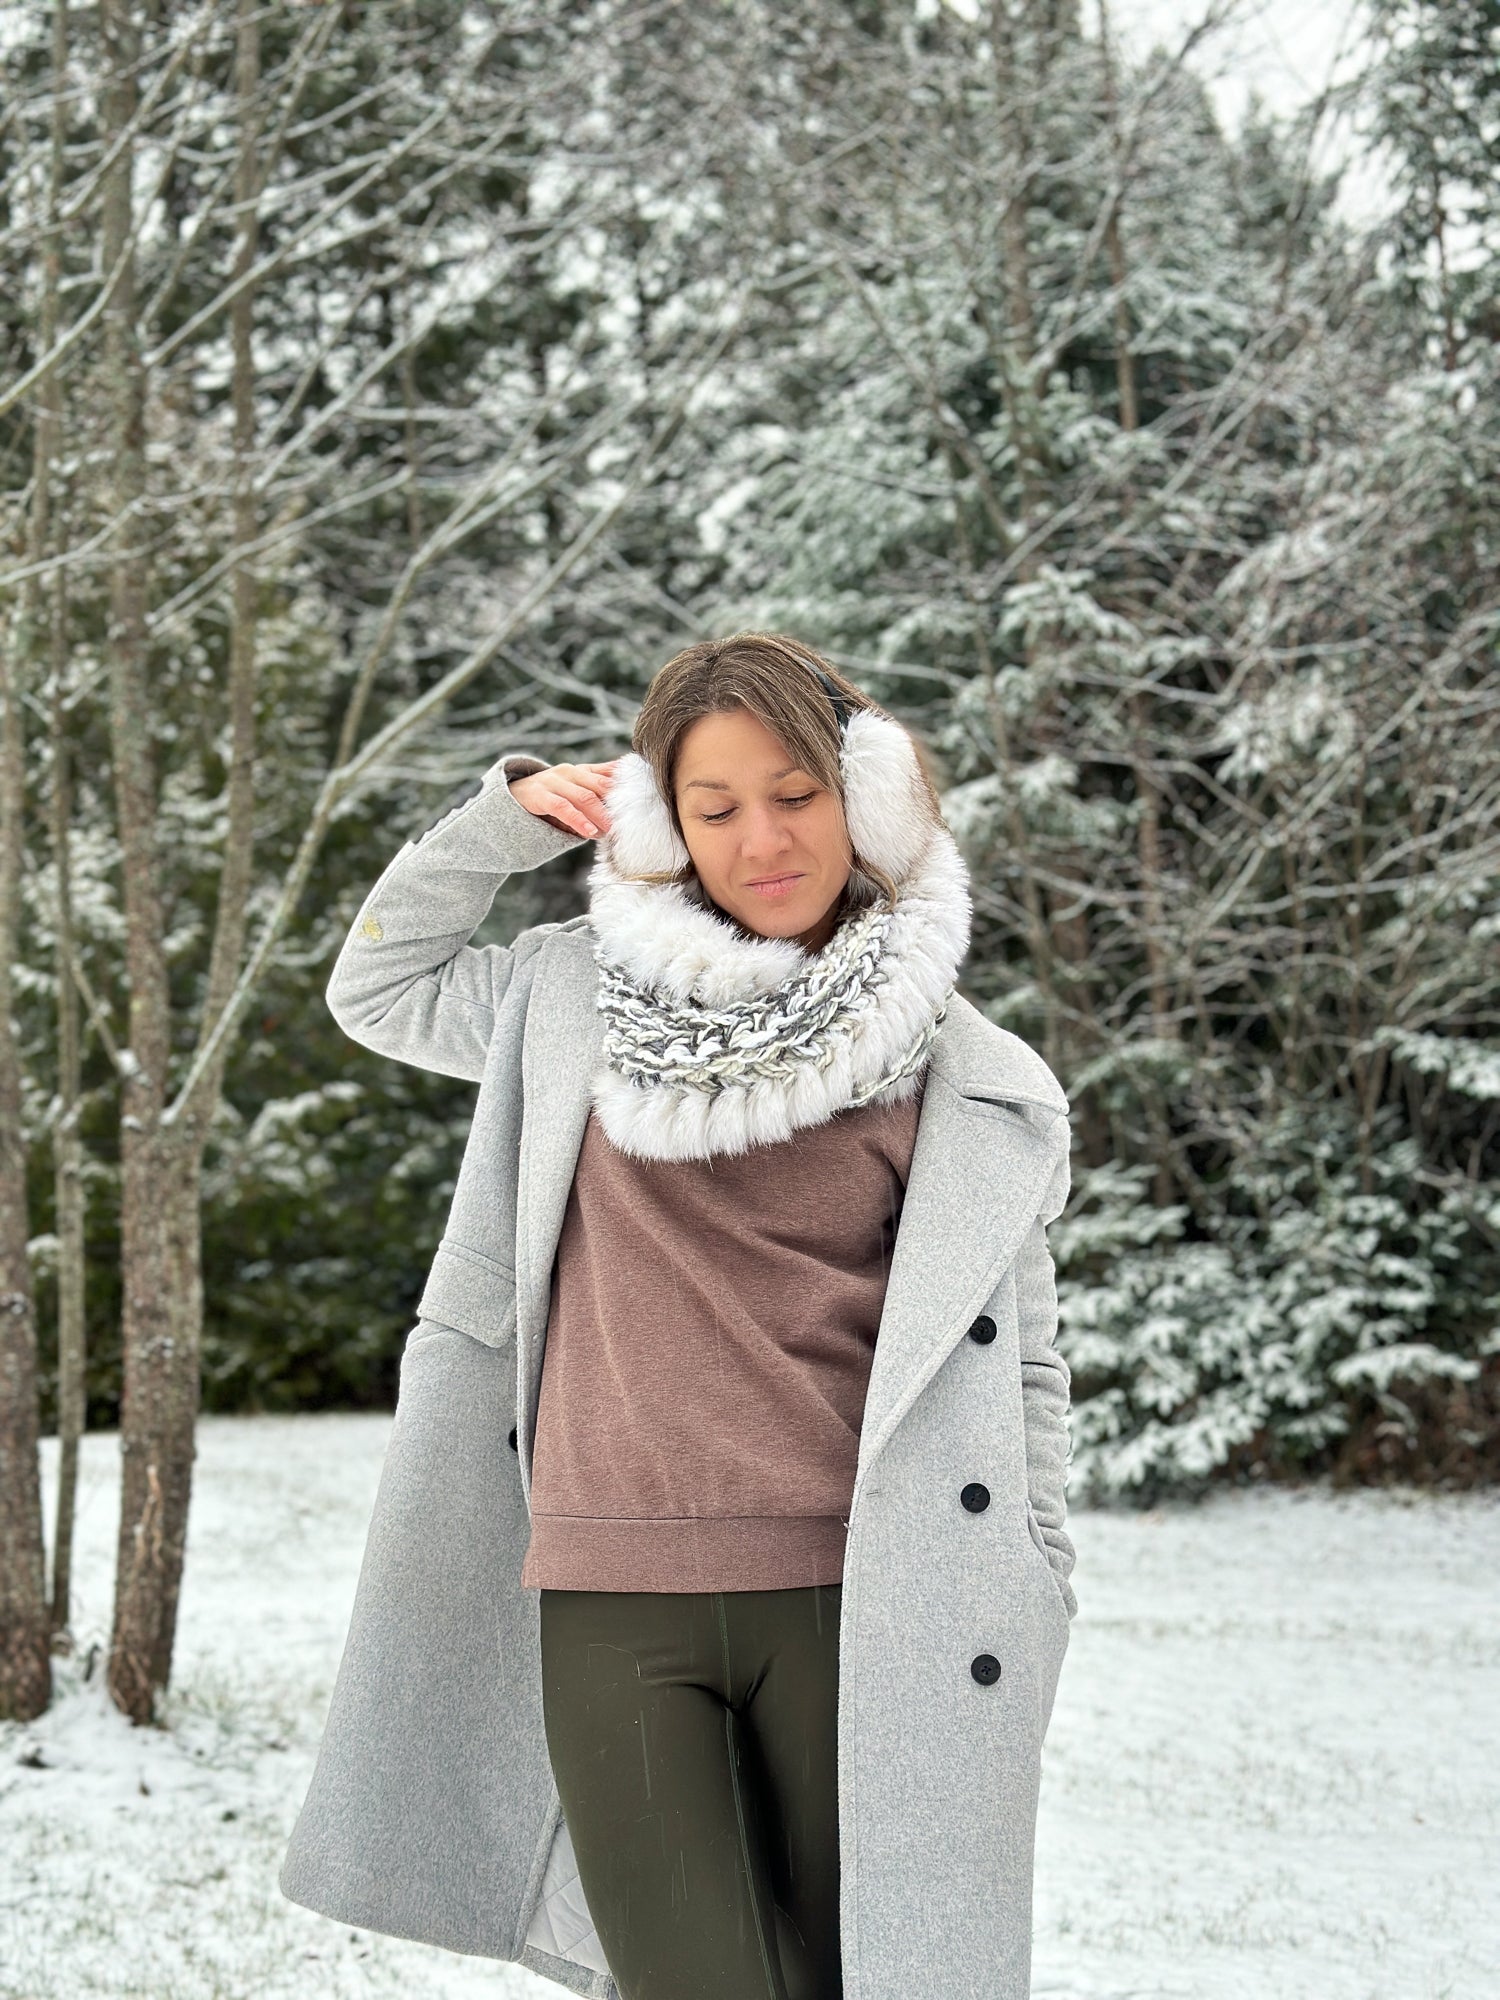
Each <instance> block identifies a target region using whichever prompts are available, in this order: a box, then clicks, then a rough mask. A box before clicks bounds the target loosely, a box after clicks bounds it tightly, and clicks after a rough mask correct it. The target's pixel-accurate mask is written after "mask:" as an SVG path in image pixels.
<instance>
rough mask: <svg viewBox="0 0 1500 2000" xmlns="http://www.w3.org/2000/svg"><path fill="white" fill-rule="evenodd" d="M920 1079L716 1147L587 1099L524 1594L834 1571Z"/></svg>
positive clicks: (732, 1583) (558, 1278)
mask: <svg viewBox="0 0 1500 2000" xmlns="http://www.w3.org/2000/svg"><path fill="white" fill-rule="evenodd" d="M920 1108H921V1097H920V1093H919V1094H918V1095H917V1096H916V1097H913V1098H911V1099H910V1100H908V1101H907V1102H906V1103H904V1104H895V1105H865V1106H863V1107H862V1108H860V1109H858V1110H848V1111H841V1112H839V1113H838V1114H837V1115H836V1116H835V1117H833V1118H830V1119H827V1120H826V1121H825V1122H824V1123H823V1124H821V1125H817V1126H813V1127H810V1128H809V1129H807V1130H805V1131H801V1132H796V1133H794V1134H793V1135H792V1137H791V1138H790V1139H785V1140H782V1141H780V1142H778V1143H776V1144H774V1145H764V1146H754V1147H752V1148H751V1149H750V1150H749V1151H748V1152H746V1153H741V1154H736V1155H730V1156H726V1157H720V1158H716V1159H713V1160H638V1159H635V1158H633V1157H632V1156H631V1155H629V1154H626V1153H623V1152H621V1151H619V1150H618V1149H617V1148H616V1147H615V1146H614V1145H612V1144H611V1142H610V1140H609V1139H608V1138H607V1137H606V1135H605V1132H604V1129H603V1127H602V1126H601V1125H600V1124H599V1122H598V1120H597V1118H596V1117H595V1116H594V1115H593V1114H592V1113H590V1116H589V1120H588V1124H587V1127H586V1129H585V1132H584V1138H583V1145H582V1149H581V1151H580V1154H579V1159H578V1167H577V1171H576V1173H575V1175H574V1180H573V1188H572V1192H571V1194H570V1195H569V1198H568V1206H567V1211H566V1214H565V1215H564V1218H563V1226H562V1233H561V1235H560V1237H559V1240H558V1250H557V1261H556V1263H555V1265H554V1266H553V1272H552V1296H551V1306H550V1313H549V1317H548V1322H547V1345H546V1353H545V1358H544V1362H543V1367H542V1382H541V1392H540V1398H539V1403H538V1408H537V1429H536V1442H535V1448H534V1450H533V1453H532V1481H531V1541H530V1546H529V1547H528V1548H527V1551H526V1556H525V1560H524V1562H523V1565H522V1569H521V1582H522V1584H523V1585H530V1586H532V1587H539V1588H545V1589H552V1590H651V1591H700V1590H783V1589H791V1588H794V1587H797V1586H803V1585H808V1584H814V1583H819V1584H828V1583H837V1582H839V1581H840V1580H841V1578H842V1576H843V1563H844V1543H845V1539H846V1535H847V1527H848V1514H849V1502H850V1499H851V1497H852V1495H853V1492H854V1473H855V1466H856V1463H857V1460H858V1454H859V1433H860V1420H861V1417H862V1415H863V1412H864V1404H865V1392H866V1389H867V1388H868V1385H869V1376H870V1366H871V1363H872V1361H873V1359H874V1351H875V1335H876V1330H877V1328H878V1325H879V1322H880V1314H881V1308H882V1306H883V1304H884V1301H885V1287H886V1275H887V1272H888V1270H889V1267H890V1259H891V1252H892V1250H893V1248H894V1245H895V1239H896V1229H897V1225H898V1223H899V1220H900V1215H901V1204H902V1201H903V1198H904V1196H905V1192H906V1182H907V1176H908V1174H909V1172H910V1168H911V1157H912V1149H913V1147H914V1145H915V1143H916V1133H917V1119H918V1115H919V1112H920Z"/></svg>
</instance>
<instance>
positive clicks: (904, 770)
mask: <svg viewBox="0 0 1500 2000" xmlns="http://www.w3.org/2000/svg"><path fill="white" fill-rule="evenodd" d="M844 757H845V765H844V770H845V786H846V791H845V816H846V820H847V823H848V826H849V831H850V836H851V838H852V839H853V841H854V844H855V848H856V851H857V852H858V853H860V854H861V855H862V856H863V857H864V858H865V859H866V860H867V861H868V862H870V863H871V864H872V865H873V866H875V867H879V868H882V869H884V870H885V871H886V872H887V873H888V874H890V875H891V876H892V877H893V879H894V880H895V882H896V883H897V887H898V892H899V893H898V896H897V902H896V907H895V909H894V911H893V912H892V916H891V925H890V930H889V933H888V935H887V938H886V945H885V953H884V956H883V958H882V969H883V972H884V977H883V978H882V979H881V980H880V981H879V982H878V983H877V984H876V985H875V986H874V987H873V988H872V990H871V993H870V995H869V998H868V1001H867V1004H866V1005H865V1007H864V1009H863V1010H862V1012H861V1014H860V1015H859V1016H858V1018H857V1022H856V1026H855V1028H854V1031H853V1033H845V1034H844V1035H843V1037H842V1038H841V1039H840V1040H839V1042H838V1045H837V1047H836V1051H835V1053H834V1056H833V1059H832V1060H831V1061H830V1062H829V1063H828V1064H827V1065H826V1066H825V1067H823V1068H818V1067H817V1066H816V1065H814V1064H813V1063H807V1064H799V1065H798V1066H797V1068H796V1070H795V1071H794V1073H793V1074H792V1075H791V1076H790V1077H788V1078H785V1079H775V1078H762V1079H759V1080H757V1081H756V1082H754V1083H752V1084H749V1085H730V1086H728V1087H726V1088H724V1089H722V1090H719V1091H714V1092H709V1091H702V1090H693V1089H690V1088H686V1087H681V1088H669V1087H666V1086H655V1087H652V1088H649V1089H645V1088H642V1087H641V1086H640V1085H638V1084H635V1083H632V1082H630V1081H629V1080H628V1079H627V1078H626V1077H623V1076H621V1075H620V1074H619V1073H618V1072H617V1071H615V1070H614V1069H612V1068H611V1067H610V1066H609V1064H608V1063H601V1064H600V1065H599V1067H598V1069H597V1070H596V1072H595V1075H594V1078H593V1081H592V1092H593V1101H594V1107H595V1110H596V1112H597V1113H598V1116H599V1119H600V1122H601V1124H602V1125H603V1126H604V1129H605V1131H606V1132H607V1134H608V1135H609V1138H610V1139H611V1141H612V1142H613V1143H614V1144H615V1145H616V1146H618V1147H619V1148H620V1149H621V1150H622V1151H624V1152H628V1153H633V1154H635V1155H636V1156H637V1157H639V1158H642V1159H709V1158H712V1157H713V1156H714V1155H715V1154H720V1153H741V1152H744V1151H745V1150H746V1149H747V1148H748V1147H750V1146H753V1145H764V1144H769V1143H772V1142H775V1141H777V1140H781V1139H787V1138H790V1137H791V1135H792V1133H793V1132H794V1131H798V1130H800V1129H802V1128H804V1127H806V1126H809V1125H818V1124H821V1123H823V1121H824V1120H825V1119H827V1118H830V1117H832V1116H833V1115H834V1113H835V1112H837V1111H839V1110H841V1109H843V1108H844V1107H845V1106H846V1105H847V1104H848V1103H849V1102H850V1100H851V1098H852V1097H853V1096H854V1095H855V1094H856V1093H858V1092H859V1091H860V1090H862V1089H864V1088H867V1087H868V1085H869V1084H870V1083H872V1082H874V1081H875V1080H876V1079H877V1078H878V1077H880V1076H881V1075H883V1074H884V1073H885V1071H886V1070H888V1069H889V1068H891V1067H892V1066H893V1065H894V1064H895V1063H896V1062H898V1061H899V1060H900V1058H901V1056H902V1055H903V1054H904V1053H905V1052H906V1051H907V1050H909V1049H910V1048H911V1047H912V1045H913V1043H914V1042H915V1041H916V1040H917V1038H918V1036H919V1035H920V1034H921V1033H922V1030H923V1028H924V1027H925V1026H926V1025H927V1024H928V1023H929V1022H930V1021H931V1020H932V1018H933V1017H934V1015H935V1014H936V1013H937V1012H938V1011H939V1010H940V1009H941V1008H942V1007H943V1006H944V1005H945V1004H946V1001H947V998H948V995H949V993H950V992H951V991H952V987H953V982H954V979H955V977H956V975H957V972H958V968H959V966H960V965H961V964H962V962H963V958H964V955H965V953H966V952H967V950H968V947H969V934H970V925H971V921H972V905H971V901H970V895H969V878H968V870H967V868H966V867H965V865H964V861H963V858H962V856H961V855H960V853H959V851H958V848H957V846H956V844H955V843H954V840H953V837H952V835H951V834H950V833H949V832H948V830H947V828H946V827H944V826H941V825H937V826H934V825H933V824H932V823H931V821H930V820H929V819H928V817H927V815H926V813H925V812H923V811H922V810H921V805H920V794H919V792H918V790H917V786H918V785H919V784H920V777H919V775H918V773H917V765H916V754H915V751H914V749H913V747H912V744H911V739H910V737H908V736H907V734H906V731H905V730H904V729H902V728H901V726H900V724H899V723H896V722H894V721H892V720H891V719H890V718H888V717H885V716H878V715H875V714H873V713H871V712H870V711H868V710H860V711H857V712H856V713H855V714H854V715H853V716H852V717H851V718H850V721H849V727H848V729H847V730H846V732H845V746H844ZM606 803H607V806H608V810H609V815H610V822H611V830H610V833H609V835H608V836H606V838H605V839H604V840H603V841H601V842H600V845H599V849H598V852H597V854H596V858H595V861H594V865H593V867H592V869H591V870H590V873H589V889H590V905H589V916H590V922H591V925H592V927H593V930H594V934H595V938H596V943H597V949H598V950H599V952H600V954H601V956H602V957H604V958H605V959H607V960H608V961H609V962H611V963H613V964H617V965H621V966H623V967H624V968H625V970H626V972H627V973H628V974H629V975H630V977H631V978H632V979H633V980H634V981H635V982H636V983H637V984H639V985H642V986H650V987H654V988H655V989H656V990H658V991H659V992H661V993H663V994H664V995H666V996H668V997H669V998H671V999H672V1000H674V1001H678V1002H682V1001H687V1000H697V1001H698V1002H700V1003H701V1004H702V1005H704V1006H705V1007H708V1008H713V1007H722V1006H726V1005H729V1004H731V1003H732V1002H734V1001H737V1000H741V999H744V998H747V997H749V996H752V995H758V994H765V993H770V992H772V991H774V990H775V989H776V988H777V987H779V986H781V985H783V984H784V983H785V982H786V981H787V980H788V979H789V978H790V977H791V976H792V975H793V974H794V973H795V972H796V971H797V970H798V969H799V967H801V966H803V965H805V964H806V963H807V959H808V954H807V953H806V952H804V951H803V949H802V947H801V946H800V945H799V944H798V943H797V942H796V940H795V939H791V938H769V937H754V936H749V935H747V934H745V933H744V932H742V931H741V930H739V929H738V927H736V926H735V925H733V924H731V923H730V922H729V921H728V920H727V919H725V918H723V917H721V916H719V915H718V914H717V912H716V911H714V910H713V909H711V908H710V907H709V906H708V904H707V903H706V902H705V901H703V900H702V899H701V898H702V892H701V890H700V889H699V886H698V884H697V882H696V879H695V880H694V881H693V882H692V883H691V884H690V885H689V886H688V887H687V888H684V887H681V886H679V885H677V884H675V883H666V884H653V883H641V882H631V881H627V880H625V879H623V877H624V876H625V874H626V873H628V872H635V871H640V872H648V871H649V872H666V871H667V870H668V869H671V868H674V867H679V866H683V865H685V864H686V862H687V860H688V858H689V857H688V855H687V850H686V848H685V847H684V846H683V844H682V842H681V839H680V837H679V836H678V835H677V834H676V832H675V829H674V828H673V827H672V825H671V821H670V816H669V815H668V813H667V810H666V806H665V802H664V801H663V800H662V798H661V796H660V794H659V793H658V792H657V790H656V786H655V783H654V780H653V779H652V776H651V768H650V766H649V764H648V763H647V762H646V760H645V759H644V758H642V757H640V756H637V755H635V754H634V753H630V754H628V755H626V756H624V757H622V758H621V759H620V761H619V763H618V764H617V766H616V769H615V776H614V780H613V782H612V783H611V786H610V790H609V794H608V798H607V802H606ZM674 849H675V850H676V851H678V852H680V855H681V860H680V861H674V859H673V858H672V857H673V852H674ZM866 879H868V878H866ZM920 1081H921V1077H920V1072H918V1073H916V1074H913V1075H910V1076H906V1077H902V1078H900V1079H898V1080H897V1082H896V1083H894V1084H892V1085H890V1086H888V1088H887V1089H886V1090H884V1091H881V1092H880V1093H879V1098H880V1101H882V1102H892V1103H895V1102H899V1101H900V1100H902V1099H904V1098H907V1097H910V1096H912V1095H913V1094H914V1092H915V1091H916V1090H917V1089H918V1087H919V1085H920Z"/></svg>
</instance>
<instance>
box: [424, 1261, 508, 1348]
mask: <svg viewBox="0 0 1500 2000" xmlns="http://www.w3.org/2000/svg"><path fill="white" fill-rule="evenodd" d="M417 1314H418V1317H419V1318H421V1319H431V1320H437V1321H438V1322H439V1323H440V1324H441V1325H443V1326H451V1327H456V1328H457V1329H458V1331H459V1332H460V1333H467V1334H472V1335H473V1337H474V1339H475V1340H482V1341H483V1342H484V1343H485V1345H486V1346H488V1347H503V1346H504V1345H505V1343H506V1341H507V1340H509V1339H511V1338H512V1336H513V1335H514V1333H515V1330H516V1274H515V1272H514V1271H512V1270H510V1269H509V1268H508V1267H507V1266H506V1265H504V1264H501V1263H497V1262H496V1260H495V1259H494V1258H493V1257H487V1256H485V1255H484V1253H483V1252H482V1251H479V1250H471V1249H469V1247H468V1246H467V1245H466V1244H462V1243H454V1242H453V1241H452V1240H451V1239H449V1238H446V1237H445V1238H444V1240H443V1241H442V1242H441V1243H440V1244H439V1245H438V1249H437V1255H436V1256H435V1257H434V1258H433V1260H432V1269H431V1270H430V1271H429V1272H428V1274H427V1283H426V1285H425V1286H424V1287H423V1290H422V1296H421V1298H420V1299H419V1300H418V1301H417Z"/></svg>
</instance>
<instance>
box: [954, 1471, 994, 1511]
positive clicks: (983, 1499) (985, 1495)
mask: <svg viewBox="0 0 1500 2000" xmlns="http://www.w3.org/2000/svg"><path fill="white" fill-rule="evenodd" d="M958 1497H959V1499H960V1500H962V1501H963V1503H964V1505H965V1506H966V1507H967V1508H968V1510H969V1512H970V1513H971V1514H982V1513H983V1512H984V1510H985V1508H986V1507H988V1506H989V1504H990V1489H989V1488H988V1486H981V1485H980V1483H979V1481H978V1480H977V1479H971V1480H970V1481H969V1483H968V1485H967V1486H966V1487H965V1488H964V1490H963V1492H962V1493H960V1494H959V1496H958Z"/></svg>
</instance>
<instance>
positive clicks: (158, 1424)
mask: <svg viewBox="0 0 1500 2000" xmlns="http://www.w3.org/2000/svg"><path fill="white" fill-rule="evenodd" d="M100 29H101V35H102V40H103V46H104V55H105V62H106V65H107V76H106V81H105V87H104V91H103V95H102V104H103V114H104V115H103V121H102V122H103V128H104V131H103V136H104V140H105V143H106V145H111V144H116V143H117V144H118V146H119V151H118V156H117V158H116V161H115V164H114V166H113V168H112V169H111V171H110V173H109V176H108V179H107V181H106V183H105V187H104V196H103V229H102V235H103V257H102V262H103V265H104V268H105V269H106V270H113V269H116V268H118V269H119V272H120V276H119V280H118V283H117V284H116V287H115V291H114V296H113V298H112V299H111V301H110V306H109V309H108V312H107V313H106V315H105V370H106V375H105V380H106V394H107V396H108V399H109V405H110V414H111V427H112V431H113V438H112V444H113V452H112V472H113V481H112V491H111V492H110V493H109V494H108V496H107V504H108V505H109V506H110V509H111V511H112V514H113V518H114V523H115V526H114V530H113V534H112V538H111V540H112V546H111V563H110V587H109V598H110V630H109V667H110V737H111V748H112V753H113V764H114V791H115V812H116V820H117V825H118V833H119V842H120V857H121V872H122V877H123V892H124V905H125V975H126V984H127V987H128V990H129V995H130V1013H129V1024H130V1025H129V1042H128V1047H127V1048H126V1049H125V1050H123V1051H122V1052H121V1055H122V1070H123V1074H122V1077H121V1103H122V1110H121V1118H120V1128H121V1129H120V1264H121V1279H122V1285H121V1294H122V1306H121V1345H122V1351H123V1360H124V1369H123V1377H124V1379H123V1384H122V1391H121V1402H120V1454H121V1490H120V1531H119V1541H118V1545H117V1549H116V1565H115V1608H114V1630H113V1634H112V1637H111V1643H110V1659H109V1674H108V1682H109V1690H110V1694H111V1696H112V1698H113V1700H114V1701H115V1703H116V1705H117V1706H118V1707H119V1708H121V1709H122V1710H123V1711H124V1712H125V1714H127V1715H128V1716H129V1717H130V1718H131V1720H132V1721H134V1722H137V1723H141V1722H147V1721H149V1720H151V1718H152V1714H153V1708H154V1698H155V1693H156V1690H157V1689H158V1688H161V1687H163V1686H165V1684H166V1677H167V1669H168V1665H169V1663H170V1660H171V1647H172V1634H173V1630H174V1627H175V1622H176V1611H177V1593H178V1588H179V1585H180V1580H181V1574H182V1552H183V1545H184V1543H185V1540H186V1532H187V1510H188V1500H189V1496H190V1492H191V1486H192V1464H193V1427H194V1420H195V1418H196V1415H197V1403H198V1345H197V1334H196V1322H195V1317H194V1314H193V1313H192V1311H191V1308H190V1304H189V1302H190V1301H191V1300H192V1299H193V1298H194V1297H195V1296H196V1293H197V1290H198V1284H199V1280H198V1270H197V1250H198V1246H197V1220H198V1218H197V1212H196V1202H195V1198H194V1197H195V1189H194V1187H193V1183H192V1177H191V1176H189V1177H186V1179H185V1177H184V1175H183V1173H182V1170H181V1160H180V1157H179V1155H180V1151H181V1148H180V1145H179V1142H178V1139H177V1135H176V1134H175V1133H172V1134H169V1133H166V1132H164V1131H163V1129H162V1125H161V1113H162V1109H163V1106H164V1104H165V1101H166V1092H167V1086H168V1082H169V1078H168V1072H167V1066H168V1061H169V1058H170V1054H171V1013H170V1005H171V1002H170V993H169V986H168V967H167V959H166V951H165V919H164V910H163V899H162V887H161V879H160V866H159V858H158V854H157V844H156V807H157V796H156V771H155V745H154V743H153V740H152V727H151V718H152V715H153V704H152V701H151V689H150V678H149V663H148V639H147V628H146V609H147V576H146V564H147V561H148V555H147V546H146V545H147V536H146V534H145V532H144V523H143V521H142V518H141V516H142V507H143V503H144V500H145V497H146V393H145V371H144V368H143V366H142V363H141V357H140V346H139V330H138V328H137V326H136V272H135V260H134V256H133V253H132V252H131V250H130V247H129V246H130V242H131V233H132V221H133V214H132V203H133V195H132V184H131V177H132V168H133V165H134V158H135V145H134V142H133V139H132V138H130V137H128V136H127V135H128V134H129V131H130V127H131V121H132V118H133V115H134V112H135V108H136V94H137V65H138V63H139V59H140V54H141V34H140V25H139V19H138V16H137V13H136V9H135V7H134V5H133V4H132V0H104V4H103V5H102V6H101V8H100Z"/></svg>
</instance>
